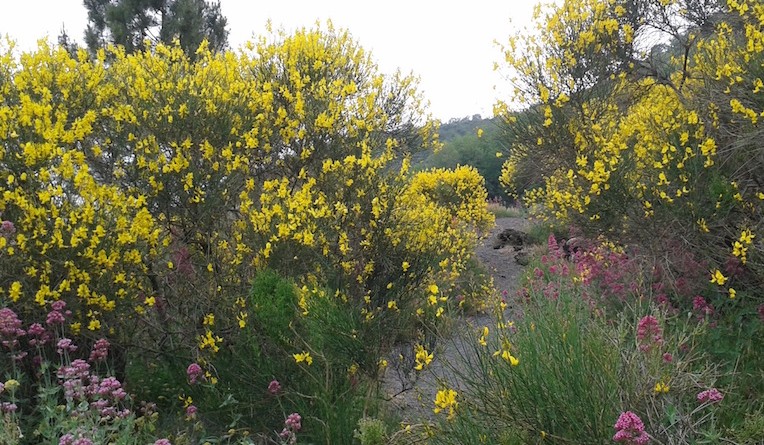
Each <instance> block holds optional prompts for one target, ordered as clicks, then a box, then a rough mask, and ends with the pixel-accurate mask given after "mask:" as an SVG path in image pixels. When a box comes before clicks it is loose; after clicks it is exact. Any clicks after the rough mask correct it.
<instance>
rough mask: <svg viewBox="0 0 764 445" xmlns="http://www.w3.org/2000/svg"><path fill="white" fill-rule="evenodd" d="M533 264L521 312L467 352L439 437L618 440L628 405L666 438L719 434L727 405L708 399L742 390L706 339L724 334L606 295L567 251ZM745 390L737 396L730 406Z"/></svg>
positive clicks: (449, 440)
mask: <svg viewBox="0 0 764 445" xmlns="http://www.w3.org/2000/svg"><path fill="white" fill-rule="evenodd" d="M551 240H553V238H551ZM551 243H552V241H550V245H552V244H551ZM600 261H603V262H604V261H609V260H606V259H604V258H602V259H600ZM531 267H533V270H532V271H531V272H529V273H528V276H527V278H526V286H525V288H524V289H523V292H522V295H523V299H522V300H520V301H517V302H516V305H517V306H516V309H515V312H516V313H517V314H518V315H517V318H515V319H514V320H512V321H508V320H504V319H503V318H501V319H499V321H498V325H499V326H500V328H499V330H498V333H495V332H493V329H492V328H488V327H486V328H483V329H484V330H480V329H478V333H477V335H476V336H475V338H474V339H469V340H468V341H467V342H466V343H464V346H462V347H461V349H460V350H459V352H460V356H459V362H460V363H461V364H462V365H460V368H456V367H454V368H453V372H454V373H455V376H454V377H453V379H454V381H453V382H452V383H451V384H452V385H453V386H454V387H455V388H459V395H458V401H459V405H458V408H457V410H456V411H457V417H456V418H455V419H453V420H451V421H445V422H442V423H441V430H440V432H439V433H438V434H437V435H436V437H435V440H434V443H438V444H440V443H443V444H457V443H506V444H515V443H536V442H541V441H542V440H544V441H551V442H552V443H569V442H572V443H581V444H598V443H608V442H609V441H611V439H612V437H613V434H614V430H613V425H614V424H615V423H616V420H617V419H618V417H619V415H620V414H621V413H622V412H624V411H633V412H635V413H637V414H638V415H639V416H640V417H641V418H642V420H644V422H645V425H646V426H645V430H646V431H648V432H649V434H650V435H651V436H652V437H654V438H656V439H657V440H661V441H666V442H664V443H687V441H692V440H702V438H705V437H712V436H714V435H718V434H719V431H720V430H721V428H722V425H723V423H722V422H723V417H724V416H725V414H724V410H722V409H717V408H716V407H714V406H711V405H710V404H709V405H701V403H700V402H699V401H698V400H697V394H698V393H699V392H700V391H701V390H704V389H706V388H708V387H711V386H714V385H716V386H719V387H720V388H725V394H728V393H727V391H729V389H731V388H733V387H734V385H732V384H730V382H726V381H724V380H722V379H721V378H720V376H721V375H722V374H723V371H722V370H720V369H719V368H718V367H717V366H716V365H715V364H714V363H713V362H712V361H710V359H711V358H712V357H711V354H709V353H708V352H707V348H705V347H704V346H703V342H704V341H705V338H706V336H707V335H708V334H707V332H709V331H710V332H713V331H712V330H709V329H707V328H708V326H707V325H706V324H704V323H697V322H696V321H695V320H694V319H687V318H685V316H684V314H683V313H680V314H673V315H672V314H671V313H669V312H661V311H659V310H657V308H655V307H651V306H650V305H649V304H645V302H644V301H640V300H635V301H631V303H629V304H626V305H623V304H620V305H619V304H617V303H616V302H611V303H608V302H607V301H600V300H596V299H598V298H599V296H597V288H596V287H594V286H590V285H588V284H587V285H583V284H581V280H580V277H578V275H577V274H576V273H575V272H571V270H572V268H573V267H575V266H574V265H573V264H572V263H568V261H567V260H563V259H562V257H561V253H554V252H551V251H550V252H547V254H546V256H545V259H544V260H543V261H539V260H538V259H536V261H535V262H534V264H533V265H532V266H531ZM529 269H530V268H529ZM611 274H614V272H612V271H611ZM629 279H630V280H634V281H636V282H639V281H640V280H641V279H640V278H639V277H638V276H630V278H629ZM612 303H616V304H612ZM616 307H619V308H620V309H618V310H615V308H616ZM648 315H649V317H647V316H648ZM648 319H650V320H653V322H654V323H656V324H655V325H654V329H655V330H654V331H651V332H653V334H650V335H649V336H646V335H645V334H640V333H639V332H640V328H639V326H640V325H642V324H643V323H646V322H645V320H648ZM642 329H644V328H642ZM489 333H490V335H489ZM656 334H657V336H656ZM644 339H647V340H646V341H648V342H649V345H646V344H645V343H644V341H645V340H644ZM470 340H471V341H470ZM483 343H485V344H483ZM735 397H736V396H733V395H726V397H725V400H724V407H725V409H728V408H730V407H732V406H734V403H735V402H733V401H732V400H727V398H731V399H734V398H735ZM728 402H729V403H728ZM699 405H700V406H699Z"/></svg>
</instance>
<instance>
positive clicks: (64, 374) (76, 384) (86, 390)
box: [58, 359, 130, 419]
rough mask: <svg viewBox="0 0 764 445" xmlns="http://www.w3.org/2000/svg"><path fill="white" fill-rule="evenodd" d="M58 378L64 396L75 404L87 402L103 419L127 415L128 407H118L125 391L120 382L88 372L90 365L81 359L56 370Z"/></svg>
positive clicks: (124, 395) (128, 412)
mask: <svg viewBox="0 0 764 445" xmlns="http://www.w3.org/2000/svg"><path fill="white" fill-rule="evenodd" d="M58 378H59V379H60V380H61V386H62V387H63V388H64V397H65V398H66V400H67V401H68V402H71V403H74V404H76V405H79V404H81V403H82V402H86V403H88V406H90V408H91V409H94V410H96V411H97V412H98V414H99V416H101V417H102V418H105V419H109V418H117V417H122V418H124V417H127V416H128V415H129V414H130V410H128V409H120V406H119V405H120V402H122V401H123V400H124V399H125V397H126V396H127V393H126V392H125V390H124V388H122V383H120V381H119V380H117V379H116V378H115V377H106V378H103V379H102V378H101V377H99V376H98V375H95V374H93V373H91V372H90V365H89V364H88V363H87V362H86V361H85V360H82V359H77V360H74V361H73V362H72V364H71V365H70V366H63V367H61V368H60V369H59V370H58Z"/></svg>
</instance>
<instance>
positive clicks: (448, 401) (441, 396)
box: [433, 389, 459, 420]
mask: <svg viewBox="0 0 764 445" xmlns="http://www.w3.org/2000/svg"><path fill="white" fill-rule="evenodd" d="M456 396H457V392H456V391H454V390H453V389H441V390H440V391H438V393H437V394H435V409H433V412H435V414H438V413H440V412H441V411H446V410H448V417H447V419H449V420H451V419H453V418H454V416H455V415H456V408H457V407H458V406H459V402H457V401H456Z"/></svg>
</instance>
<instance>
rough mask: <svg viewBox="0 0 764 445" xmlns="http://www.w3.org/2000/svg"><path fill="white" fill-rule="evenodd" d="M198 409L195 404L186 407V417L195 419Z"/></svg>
mask: <svg viewBox="0 0 764 445" xmlns="http://www.w3.org/2000/svg"><path fill="white" fill-rule="evenodd" d="M197 411H199V410H198V409H197V408H196V406H195V405H188V407H186V417H188V418H189V419H195V418H196V413H197Z"/></svg>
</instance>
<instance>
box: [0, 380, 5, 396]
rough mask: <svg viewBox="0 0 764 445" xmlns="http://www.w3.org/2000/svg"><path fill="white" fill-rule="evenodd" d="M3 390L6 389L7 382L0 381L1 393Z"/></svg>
mask: <svg viewBox="0 0 764 445" xmlns="http://www.w3.org/2000/svg"><path fill="white" fill-rule="evenodd" d="M3 391H5V383H3V382H0V394H2V393H3Z"/></svg>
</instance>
